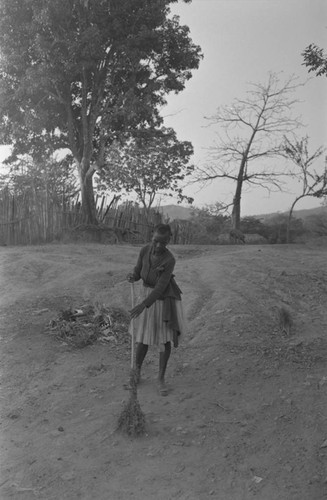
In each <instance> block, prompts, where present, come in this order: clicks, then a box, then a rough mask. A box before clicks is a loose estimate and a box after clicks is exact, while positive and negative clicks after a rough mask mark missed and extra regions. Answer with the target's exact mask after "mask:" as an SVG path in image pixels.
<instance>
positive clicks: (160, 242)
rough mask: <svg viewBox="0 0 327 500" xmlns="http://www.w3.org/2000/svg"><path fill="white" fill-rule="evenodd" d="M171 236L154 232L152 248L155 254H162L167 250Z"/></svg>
mask: <svg viewBox="0 0 327 500" xmlns="http://www.w3.org/2000/svg"><path fill="white" fill-rule="evenodd" d="M169 240H170V236H169V235H167V234H165V235H162V234H159V233H154V234H153V236H152V249H153V253H154V254H155V255H160V254H162V253H163V252H164V251H165V250H166V246H167V245H168V243H169Z"/></svg>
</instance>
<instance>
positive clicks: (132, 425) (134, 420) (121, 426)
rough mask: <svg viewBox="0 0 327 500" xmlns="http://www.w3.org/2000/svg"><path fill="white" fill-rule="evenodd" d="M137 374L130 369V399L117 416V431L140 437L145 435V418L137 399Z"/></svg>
mask: <svg viewBox="0 0 327 500" xmlns="http://www.w3.org/2000/svg"><path fill="white" fill-rule="evenodd" d="M137 381H138V373H137V371H136V370H134V369H132V370H131V373H130V397H129V400H128V401H127V403H125V405H124V408H123V411H122V413H121V414H120V416H119V419H118V424H117V430H119V431H122V432H125V433H126V434H128V435H129V436H141V435H143V434H144V433H145V416H144V413H143V411H142V410H141V407H140V403H139V402H138V399H137Z"/></svg>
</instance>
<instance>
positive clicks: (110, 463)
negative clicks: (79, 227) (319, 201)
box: [0, 244, 327, 500]
mask: <svg viewBox="0 0 327 500" xmlns="http://www.w3.org/2000/svg"><path fill="white" fill-rule="evenodd" d="M171 250H172V252H173V253H174V254H175V255H176V257H177V265H176V269H175V274H176V279H177V282H178V284H179V285H180V286H181V288H182V290H183V301H184V307H185V311H186V315H187V319H188V323H189V333H188V335H187V336H186V337H185V339H184V341H183V343H182V345H181V346H180V347H178V348H177V349H174V350H173V352H172V356H171V359H170V361H169V366H168V372H167V376H168V379H167V384H168V388H169V395H168V397H166V398H163V397H161V396H160V395H159V394H158V393H157V389H156V382H155V381H156V377H157V369H158V353H157V352H156V351H155V350H150V351H149V354H148V356H147V358H146V360H145V364H144V370H143V372H142V380H141V384H140V385H139V388H138V400H139V403H140V408H141V409H142V412H143V413H144V415H145V427H146V434H145V435H144V436H143V437H141V438H134V439H132V438H129V437H127V436H124V435H122V434H121V433H117V432H116V428H117V419H118V417H119V415H120V414H121V412H122V409H123V408H124V404H125V403H126V401H127V399H128V397H129V394H128V392H126V391H124V388H123V386H124V383H125V381H126V379H127V377H128V376H129V370H130V344H129V342H130V339H129V335H128V333H127V328H128V317H127V311H128V309H129V308H130V305H131V304H130V285H129V284H128V283H127V282H126V281H125V279H124V278H125V276H126V273H127V271H129V270H131V269H132V267H133V266H134V264H135V261H136V258H137V255H138V251H139V248H138V247H133V246H127V245H122V246H116V245H114V246H104V245H96V244H90V245H82V246H80V245H76V246H74V245H49V246H46V247H28V248H27V247H24V248H3V249H1V267H0V271H1V280H2V281H1V282H2V291H3V293H2V305H1V310H0V314H1V320H2V321H1V323H0V328H1V331H0V341H1V345H2V349H1V375H2V379H1V388H2V393H1V410H0V411H1V448H2V453H1V461H2V476H1V481H0V498H1V499H2V500H14V499H15V500H16V499H17V498H24V500H30V499H35V498H40V499H47V500H59V499H62V498H69V500H75V499H76V500H77V499H83V500H84V499H85V500H88V499H89V498H94V499H96V500H107V499H108V498H113V499H115V500H126V498H135V499H156V500H167V499H181V500H207V499H209V498H217V499H218V498H219V499H224V500H252V499H255V498H256V499H257V498H260V499H264V500H276V499H277V498H278V499H280V500H299V499H303V500H304V499H310V500H322V499H323V498H326V495H327V444H326V439H327V434H326V410H325V408H326V407H327V392H326V391H327V373H326V362H325V360H326V356H327V339H326V334H325V332H326V325H327V310H326V297H327V274H326V271H325V267H326V253H325V250H324V248H320V247H315V248H314V247H310V248H308V247H307V246H295V245H294V246H289V247H287V246H268V245H264V246H262V247H260V246H254V245H253V246H252V245H251V246H246V245H244V246H243V245H242V246H238V247H235V246H223V247H196V246H192V247H182V246H177V247H174V246H172V247H171ZM136 286H138V285H136ZM114 311H115V312H116V313H117V315H116V316H115V313H114ZM281 311H284V313H285V311H287V314H286V313H285V314H284V316H283V314H281ZM283 317H284V320H283ZM285 318H288V320H289V321H288V322H287V321H286V319H285ZM283 321H284V323H283ZM76 339H78V340H77V341H76ZM80 339H82V341H81V340H80ZM81 345H83V349H81V348H80V347H81Z"/></svg>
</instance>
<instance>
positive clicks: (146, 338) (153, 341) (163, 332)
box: [129, 286, 186, 351]
mask: <svg viewBox="0 0 327 500" xmlns="http://www.w3.org/2000/svg"><path fill="white" fill-rule="evenodd" d="M152 290H153V289H152V288H149V287H145V286H142V287H141V289H140V293H139V296H138V297H137V300H136V302H135V303H136V304H139V303H140V302H142V301H143V300H144V299H146V297H147V296H148V295H149V294H150V293H151V292H152ZM163 305H164V301H163V300H156V301H155V302H154V304H152V306H150V307H146V308H145V309H144V311H143V312H142V313H141V314H140V315H139V316H138V317H137V318H135V319H134V320H133V323H131V324H130V327H129V332H130V333H132V326H133V331H134V340H135V342H141V343H142V344H146V345H156V346H158V347H159V350H160V351H161V350H164V344H166V342H173V340H174V331H173V329H172V328H170V327H169V326H168V322H167V321H163V319H162V317H163ZM176 313H177V319H178V325H179V331H180V335H179V336H178V340H179V341H180V339H181V337H182V336H183V334H184V333H185V331H186V322H185V319H184V311H183V306H182V301H181V300H176Z"/></svg>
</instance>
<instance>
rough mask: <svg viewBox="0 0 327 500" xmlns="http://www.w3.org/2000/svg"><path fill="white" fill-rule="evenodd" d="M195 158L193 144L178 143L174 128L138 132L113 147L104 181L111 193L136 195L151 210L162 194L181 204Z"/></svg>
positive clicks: (103, 177) (107, 158)
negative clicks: (193, 156)
mask: <svg viewBox="0 0 327 500" xmlns="http://www.w3.org/2000/svg"><path fill="white" fill-rule="evenodd" d="M192 154H193V147H192V144H191V143H190V142H188V141H179V140H178V139H177V137H176V133H175V131H174V130H173V129H171V128H165V127H161V128H160V129H143V130H139V131H138V133H137V134H136V135H135V136H134V137H130V138H129V139H127V140H126V141H125V143H122V142H119V143H115V144H113V145H112V146H111V148H110V150H109V151H108V155H107V157H106V161H107V163H108V169H106V170H104V172H103V175H102V180H103V182H104V183H105V185H107V186H108V187H109V189H111V190H112V191H119V190H121V189H125V190H126V191H127V192H132V191H134V192H135V193H136V195H137V197H138V200H139V201H140V202H141V204H142V205H143V207H144V208H145V210H149V209H150V208H151V206H152V205H153V202H154V200H155V198H156V196H157V195H158V194H161V193H162V192H163V191H165V194H166V195H167V194H168V195H173V194H176V195H177V196H178V197H179V199H180V200H183V199H184V198H187V197H185V196H184V195H183V194H182V188H181V186H180V183H181V181H183V180H184V179H185V177H187V176H188V175H190V174H191V173H192V172H193V169H194V167H193V165H191V164H189V160H190V157H191V155H192ZM187 199H188V201H193V200H191V199H189V198H187Z"/></svg>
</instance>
